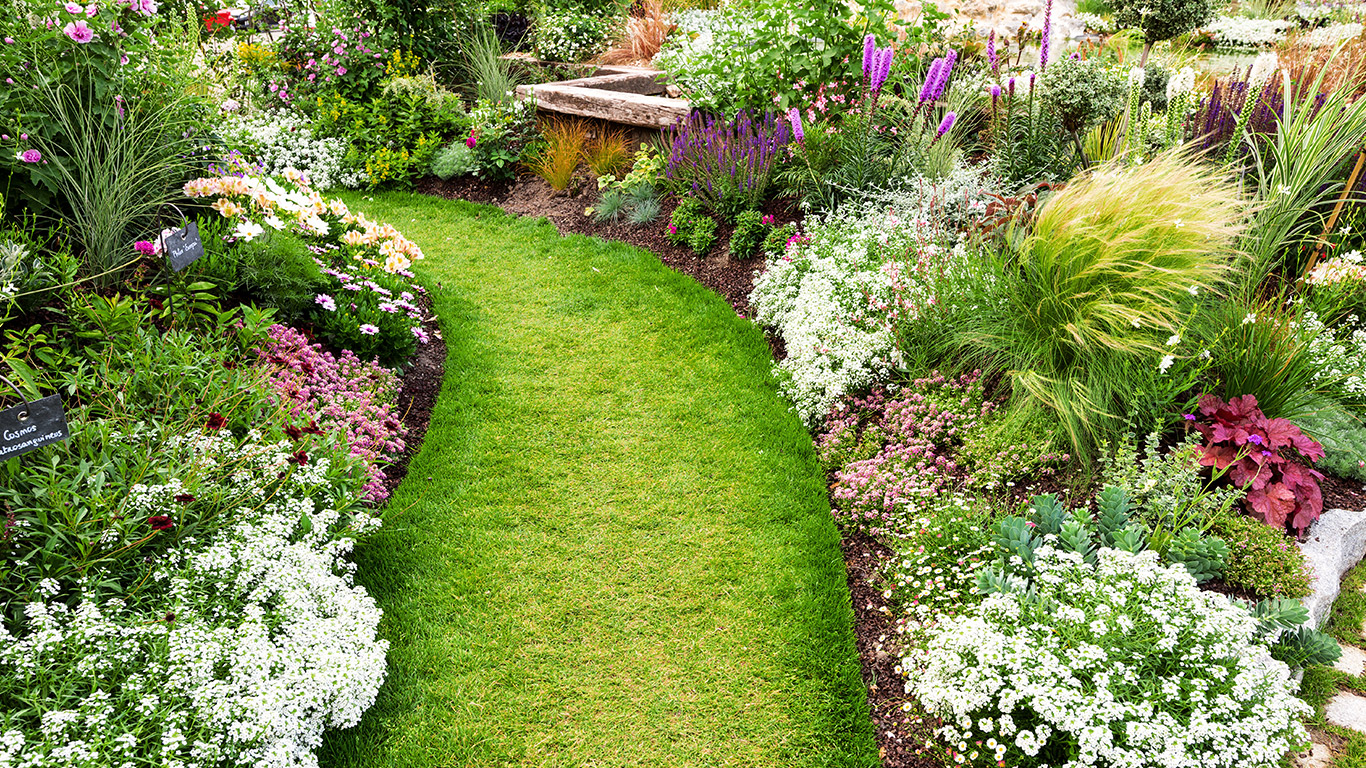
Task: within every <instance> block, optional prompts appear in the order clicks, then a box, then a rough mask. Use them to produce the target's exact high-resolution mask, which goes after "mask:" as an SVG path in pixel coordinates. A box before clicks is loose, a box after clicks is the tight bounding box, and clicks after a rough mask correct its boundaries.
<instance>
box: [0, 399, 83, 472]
mask: <svg viewBox="0 0 1366 768" xmlns="http://www.w3.org/2000/svg"><path fill="white" fill-rule="evenodd" d="M21 415H27V418H20V416H21ZM69 434H70V432H69V431H68V430H67V426H66V411H65V410H64V409H63V408H62V398H61V396H60V395H50V396H48V397H45V398H43V399H42V400H34V401H33V402H31V403H28V404H27V405H24V404H20V405H16V406H14V407H13V408H6V409H5V410H3V411H0V461H4V460H5V459H11V458H14V457H15V456H22V455H24V454H26V453H28V452H29V451H36V450H38V449H39V448H42V447H43V446H45V445H52V444H53V443H60V442H62V441H63V440H65V439H66V438H67V436H68V435H69Z"/></svg>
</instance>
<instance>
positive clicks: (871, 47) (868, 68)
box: [863, 35, 877, 77]
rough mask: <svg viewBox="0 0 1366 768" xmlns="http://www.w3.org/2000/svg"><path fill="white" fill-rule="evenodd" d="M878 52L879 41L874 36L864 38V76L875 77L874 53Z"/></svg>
mask: <svg viewBox="0 0 1366 768" xmlns="http://www.w3.org/2000/svg"><path fill="white" fill-rule="evenodd" d="M876 50H877V39H876V38H874V37H873V36H872V35H868V36H867V37H865V38H863V76H864V77H872V75H873V53H874V52H875V51H876Z"/></svg>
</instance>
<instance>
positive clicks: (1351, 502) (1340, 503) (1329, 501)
mask: <svg viewBox="0 0 1366 768" xmlns="http://www.w3.org/2000/svg"><path fill="white" fill-rule="evenodd" d="M1363 488H1366V486H1363V485H1362V482H1361V481H1360V480H1348V479H1346V478H1342V477H1338V476H1336V475H1327V474H1325V475H1324V478H1323V480H1321V481H1319V490H1320V491H1322V492H1323V508H1324V509H1352V510H1356V509H1366V490H1363Z"/></svg>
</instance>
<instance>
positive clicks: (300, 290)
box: [196, 232, 329, 323]
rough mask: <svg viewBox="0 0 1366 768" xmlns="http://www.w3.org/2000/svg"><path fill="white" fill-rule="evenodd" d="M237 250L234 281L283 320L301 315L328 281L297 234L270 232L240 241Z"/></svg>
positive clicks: (292, 320) (253, 298)
mask: <svg viewBox="0 0 1366 768" xmlns="http://www.w3.org/2000/svg"><path fill="white" fill-rule="evenodd" d="M238 250H239V251H240V254H239V255H238V256H237V258H238V259H239V264H238V268H237V285H238V286H239V287H240V288H241V289H242V290H243V291H245V292H246V294H247V295H248V296H249V297H250V298H251V299H252V300H253V301H255V302H256V303H257V304H258V305H259V306H262V307H270V308H272V309H275V310H276V312H277V313H278V316H279V317H280V319H281V320H283V321H285V322H287V323H293V322H298V321H299V320H300V319H301V318H303V316H304V314H305V313H306V312H307V311H308V310H310V309H311V308H312V307H313V297H314V296H316V295H318V294H319V293H322V292H323V290H324V289H325V288H326V286H327V285H328V282H329V281H328V278H327V277H326V276H324V275H323V273H322V269H321V267H319V266H318V263H317V262H316V261H314V259H313V254H312V253H310V252H309V250H308V246H307V245H306V244H305V243H304V241H303V240H301V239H299V238H298V237H297V236H294V235H290V234H287V233H284V232H272V233H271V234H269V235H268V236H265V237H261V238H257V239H256V240H253V241H252V242H249V243H242V244H241V245H239V246H238ZM197 263H198V262H196V264H197Z"/></svg>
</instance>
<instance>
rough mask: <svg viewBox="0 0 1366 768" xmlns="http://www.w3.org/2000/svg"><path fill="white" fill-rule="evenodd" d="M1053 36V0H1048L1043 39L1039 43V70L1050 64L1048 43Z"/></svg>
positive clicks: (1045, 9) (1044, 15)
mask: <svg viewBox="0 0 1366 768" xmlns="http://www.w3.org/2000/svg"><path fill="white" fill-rule="evenodd" d="M1052 36H1053V0H1048V3H1047V5H1045V6H1044V9H1043V40H1042V41H1041V42H1040V43H1039V71H1040V72H1042V71H1043V70H1044V69H1045V68H1046V67H1047V66H1048V43H1049V38H1050V37H1052Z"/></svg>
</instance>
